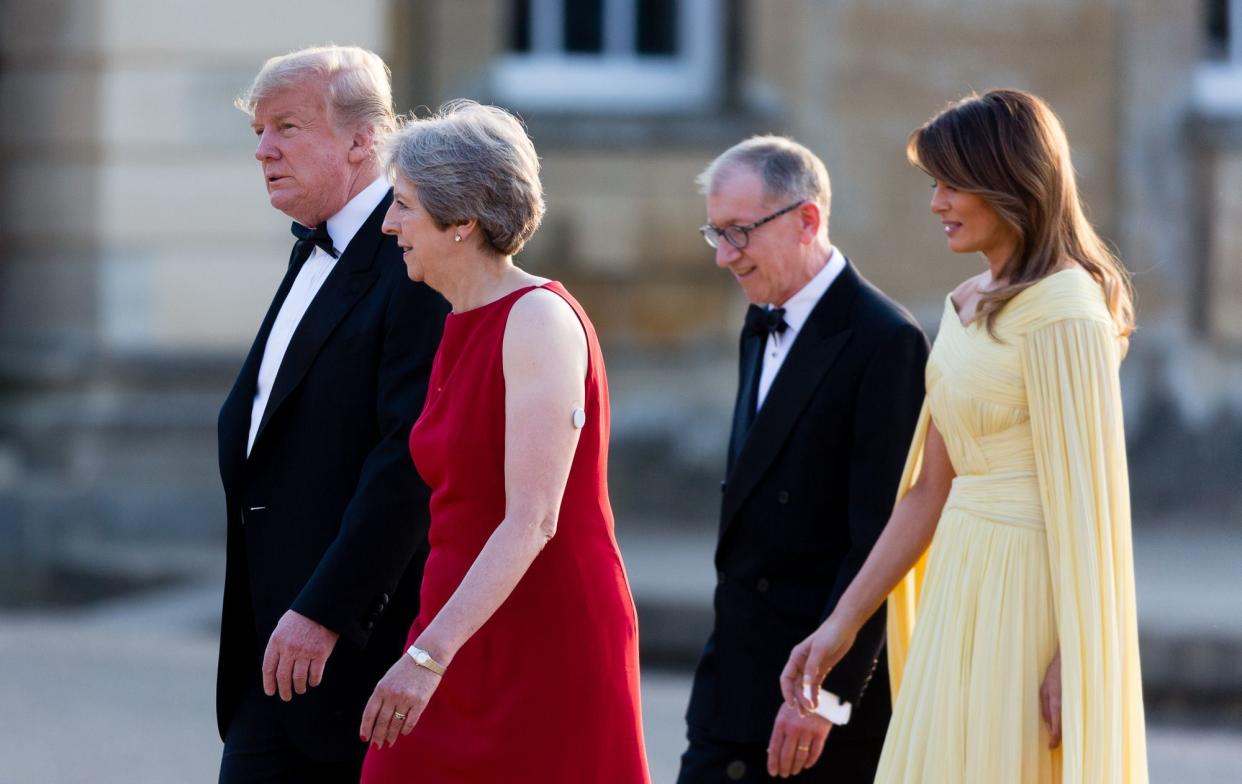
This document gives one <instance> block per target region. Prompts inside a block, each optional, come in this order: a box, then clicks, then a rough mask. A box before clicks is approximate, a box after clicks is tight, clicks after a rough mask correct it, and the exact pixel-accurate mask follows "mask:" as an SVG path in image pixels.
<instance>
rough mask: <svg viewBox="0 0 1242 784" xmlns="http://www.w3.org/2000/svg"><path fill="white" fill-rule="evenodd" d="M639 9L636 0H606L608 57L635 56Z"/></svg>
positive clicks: (605, 29)
mask: <svg viewBox="0 0 1242 784" xmlns="http://www.w3.org/2000/svg"><path fill="white" fill-rule="evenodd" d="M637 15H638V9H637V7H636V6H635V3H634V0H604V54H605V55H607V56H608V57H624V58H630V57H633V56H634V37H635V24H636V17H637Z"/></svg>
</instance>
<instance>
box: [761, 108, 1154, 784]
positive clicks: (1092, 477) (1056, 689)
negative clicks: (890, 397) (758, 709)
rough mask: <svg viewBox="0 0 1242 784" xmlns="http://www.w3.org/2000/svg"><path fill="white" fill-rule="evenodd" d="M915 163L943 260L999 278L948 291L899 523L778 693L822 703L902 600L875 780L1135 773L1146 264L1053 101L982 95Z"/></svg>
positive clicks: (1139, 736)
mask: <svg viewBox="0 0 1242 784" xmlns="http://www.w3.org/2000/svg"><path fill="white" fill-rule="evenodd" d="M907 153H908V156H909V158H910V160H911V162H912V163H913V164H914V165H916V166H918V167H920V168H921V169H923V170H924V171H926V172H927V173H928V174H929V175H931V177H932V179H933V196H932V202H931V208H932V212H934V213H935V214H936V215H937V216H938V217H939V218H940V219H941V223H942V225H943V227H944V231H945V234H946V236H947V239H948V243H949V247H950V248H951V249H952V250H954V251H957V252H963V253H965V252H979V253H982V254H983V255H984V257H986V259H987V262H988V270H987V271H986V272H984V273H982V274H981V275H979V276H977V277H975V278H972V279H970V280H968V281H966V282H965V283H963V284H962V285H961V286H959V287H958V288H957V289H956V290H955V291H954V292H953V293H952V294H950V295H949V296H948V297H947V298H946V300H945V306H944V317H943V320H942V322H941V325H940V332H939V335H938V336H937V338H936V343H935V346H934V348H933V349H932V353H931V357H930V358H929V360H928V365H927V397H926V401H925V403H924V407H923V413H922V416H921V418H920V422H919V426H918V429H917V431H916V435H915V439H914V443H913V445H912V446H911V449H910V457H909V459H908V461H907V465H906V471H905V476H904V477H903V479H902V484H901V489H900V491H899V494H898V501H897V505H896V507H895V509H894V511H893V515H892V517H891V518H890V520H889V523H888V526H887V528H886V529H885V531H884V533H883V535H882V536H881V538H880V539H879V541H878V542H877V544H876V546H875V548H874V550H873V551H872V553H871V556H870V558H869V559H868V561H867V563H866V564H865V565H864V567H863V569H862V570H861V571H860V572H859V574H858V576H857V578H856V579H855V580H854V582H853V583H852V584H851V585H850V587H849V589H848V590H847V591H846V593H845V594H844V595H843V596H842V598H841V600H840V602H839V603H838V604H837V607H836V609H835V610H834V611H833V613H832V615H831V616H830V617H829V618H828V619H827V620H825V621H824V623H823V625H822V626H820V628H819V629H818V630H817V631H816V632H815V633H814V634H812V635H811V636H810V637H808V638H807V639H806V640H805V641H803V642H802V643H800V644H799V645H798V646H797V647H796V648H794V650H793V652H792V653H791V655H790V660H789V663H788V665H787V666H786V668H785V671H784V673H783V674H782V676H781V687H782V691H783V693H784V695H785V699H786V700H787V701H788V702H789V703H790V704H791V705H793V706H795V707H797V706H801V707H802V708H803V709H808V708H810V707H811V706H812V700H813V699H814V696H815V695H816V694H817V689H816V688H815V687H817V686H818V684H819V683H820V682H821V681H822V679H823V677H824V675H825V674H826V673H827V671H828V670H829V669H830V668H831V667H832V665H833V664H834V663H836V662H837V661H839V660H840V658H841V657H842V656H843V655H844V654H845V652H846V651H847V650H848V649H849V647H850V645H851V643H852V642H853V639H854V634H855V631H856V630H857V628H858V627H859V625H860V624H861V623H862V622H863V621H864V620H865V619H866V618H867V617H868V616H870V614H871V613H872V612H874V611H875V610H876V609H878V608H879V606H880V605H881V604H882V603H883V602H884V601H885V599H886V597H887V599H888V619H889V620H888V625H889V637H888V645H889V653H888V656H889V667H890V673H889V674H890V678H891V680H892V684H893V691H894V694H895V695H896V697H895V705H894V711H893V718H892V723H891V724H890V726H889V730H888V736H887V738H886V740H885V745H884V752H883V755H882V757H881V760H880V767H879V772H878V773H877V776H876V781H877V782H882V784H907V783H909V784H913V783H914V782H919V783H920V784H1027V783H1030V784H1046V783H1048V782H1065V783H1066V784H1071V783H1072V784H1141V783H1142V782H1146V781H1147V759H1146V747H1145V737H1144V725H1143V702H1142V692H1141V688H1140V679H1139V655H1138V631H1137V624H1136V619H1135V606H1134V573H1133V559H1132V552H1131V542H1130V505H1129V503H1130V502H1129V481H1128V478H1127V471H1126V455H1125V436H1124V430H1123V424H1122V412H1121V396H1120V392H1119V386H1118V365H1119V364H1120V361H1121V357H1122V355H1123V354H1124V353H1125V348H1126V340H1127V336H1128V335H1129V334H1130V332H1131V330H1132V329H1133V323H1134V318H1133V307H1132V296H1131V289H1130V285H1129V279H1128V275H1127V274H1126V272H1125V270H1124V268H1123V267H1122V266H1121V264H1120V262H1119V261H1118V260H1117V259H1116V257H1114V256H1113V255H1112V253H1110V252H1109V250H1108V249H1107V247H1106V246H1105V245H1104V243H1103V242H1102V241H1101V240H1100V239H1099V237H1098V236H1097V235H1096V233H1095V231H1094V230H1093V229H1092V227H1091V225H1090V224H1089V223H1088V222H1087V220H1086V218H1085V217H1084V215H1083V211H1082V208H1081V206H1080V203H1079V200H1078V193H1077V186H1076V184H1075V181H1074V173H1073V168H1072V166H1071V164H1070V155H1069V145H1068V143H1067V141H1066V139H1065V133H1064V131H1063V130H1062V128H1061V124H1060V121H1059V120H1058V119H1057V117H1056V115H1055V114H1053V112H1052V110H1051V109H1049V108H1048V106H1047V105H1046V104H1045V103H1044V102H1043V101H1041V100H1040V99H1039V98H1037V97H1035V96H1033V95H1030V94H1028V93H1023V92H1019V91H1015V90H995V91H991V92H988V93H985V94H983V95H972V96H970V97H968V98H966V99H964V100H962V101H959V102H957V103H955V104H952V105H950V106H949V107H948V108H946V109H945V110H944V111H942V112H941V113H940V114H938V115H936V116H935V117H933V118H932V119H931V120H929V121H928V122H927V123H926V124H925V125H924V126H923V127H921V128H919V129H918V130H917V131H915V132H914V133H913V134H912V135H911V137H910V142H909V145H908V148H907ZM929 545H930V547H929Z"/></svg>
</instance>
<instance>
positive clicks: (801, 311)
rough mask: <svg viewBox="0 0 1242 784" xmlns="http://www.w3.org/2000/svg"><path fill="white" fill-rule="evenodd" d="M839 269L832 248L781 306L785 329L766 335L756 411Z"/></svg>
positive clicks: (841, 263) (840, 264)
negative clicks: (823, 262)
mask: <svg viewBox="0 0 1242 784" xmlns="http://www.w3.org/2000/svg"><path fill="white" fill-rule="evenodd" d="M843 269H845V257H844V256H842V255H841V252H840V251H839V250H837V249H836V248H835V247H833V248H832V249H831V251H830V252H829V254H828V262H827V263H826V264H824V266H823V268H821V269H820V271H819V272H817V273H815V277H813V278H811V279H810V280H809V281H807V284H806V285H805V286H803V287H802V288H801V289H799V290H798V293H797V294H794V295H793V296H792V297H790V298H789V300H788V301H787V302H786V303H785V304H784V305H783V306H782V307H784V308H785V323H786V324H788V325H789V326H788V327H786V329H785V331H784V332H782V333H780V334H777V333H775V332H773V333H771V334H769V335H768V342H767V345H765V346H764V348H763V370H761V371H760V372H759V397H758V398H757V400H756V405H755V411H756V412H758V410H759V409H760V408H762V407H763V401H764V399H765V398H766V397H767V396H768V390H769V389H771V388H772V382H773V381H774V380H775V379H776V373H777V371H779V370H780V369H781V365H782V364H783V363H784V362H785V357H786V356H788V354H789V347H790V346H792V345H793V342H794V339H795V338H797V337H798V333H799V332H801V331H802V325H803V324H805V323H806V320H807V319H808V318H810V317H811V311H812V310H814V309H815V306H816V305H818V304H819V300H820V299H821V298H822V297H823V296H824V294H825V293H826V292H827V291H828V287H829V286H831V285H832V282H833V281H834V280H836V279H837V276H838V275H840V274H841V270H843Z"/></svg>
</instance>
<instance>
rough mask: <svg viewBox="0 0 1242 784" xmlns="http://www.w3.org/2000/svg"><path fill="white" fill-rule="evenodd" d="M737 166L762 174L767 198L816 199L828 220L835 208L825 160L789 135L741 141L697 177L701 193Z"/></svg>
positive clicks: (825, 219) (709, 191)
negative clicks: (829, 214)
mask: <svg viewBox="0 0 1242 784" xmlns="http://www.w3.org/2000/svg"><path fill="white" fill-rule="evenodd" d="M738 168H745V169H748V170H750V171H753V172H754V173H755V174H758V175H759V179H760V180H761V181H762V182H763V195H764V198H765V199H768V200H772V201H777V200H779V201H793V200H795V199H807V200H808V201H813V202H815V203H816V204H818V205H819V206H820V208H821V209H822V210H823V213H824V222H825V225H826V224H827V218H828V213H829V212H830V211H831V209H832V183H831V182H830V181H829V179H828V169H827V168H825V166H824V162H823V161H821V160H820V159H819V156H817V155H816V154H815V153H813V152H811V151H810V150H808V149H807V148H806V147H804V146H802V145H801V144H798V143H797V142H796V141H794V140H793V139H790V138H789V137H787V136H771V135H768V136H752V137H750V138H749V139H747V140H746V141H744V142H738V143H737V144H735V145H733V146H732V147H730V148H729V149H727V150H725V151H724V152H722V153H721V154H720V155H719V156H717V158H716V160H714V161H712V162H711V163H709V164H708V165H707V168H706V169H704V170H703V172H702V173H701V174H699V176H698V177H696V178H695V180H694V181H695V183H696V184H697V185H698V186H699V193H702V194H703V195H705V196H706V195H708V194H710V193H711V192H712V191H713V189H714V188H715V186H716V184H717V182H718V181H719V179H720V177H721V176H722V175H724V174H726V173H728V172H731V171H734V170H736V169H738Z"/></svg>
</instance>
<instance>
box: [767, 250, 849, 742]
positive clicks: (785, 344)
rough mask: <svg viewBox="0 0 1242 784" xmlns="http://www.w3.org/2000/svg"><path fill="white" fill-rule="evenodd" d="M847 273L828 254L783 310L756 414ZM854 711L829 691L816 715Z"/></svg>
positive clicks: (843, 720) (842, 718) (831, 717)
mask: <svg viewBox="0 0 1242 784" xmlns="http://www.w3.org/2000/svg"><path fill="white" fill-rule="evenodd" d="M844 269H845V256H843V255H841V252H840V251H839V250H837V249H836V248H835V247H833V248H832V249H831V251H830V252H829V254H828V262H827V263H826V264H824V266H823V268H822V269H820V271H819V272H817V273H815V277H813V278H811V279H810V280H809V281H807V284H806V285H805V286H803V287H802V288H801V289H799V290H798V293H797V294H794V295H793V296H792V297H790V298H789V300H788V301H787V302H786V303H785V304H784V305H783V306H782V307H784V308H785V323H786V324H787V325H788V326H787V327H786V328H785V331H784V332H782V333H780V334H777V333H775V332H772V333H770V334H769V335H768V342H767V344H766V345H765V346H764V348H763V369H762V370H761V371H760V372H759V397H758V400H757V404H756V406H755V410H756V412H757V411H758V410H759V409H760V408H762V407H763V401H764V400H765V399H766V398H767V396H768V390H770V389H771V388H772V382H773V381H774V380H776V374H777V373H778V372H779V371H780V369H781V365H782V364H784V362H785V357H787V356H789V349H790V347H791V346H793V343H794V339H795V338H797V337H798V333H799V332H801V331H802V327H803V325H804V324H806V320H807V319H808V318H810V317H811V311H812V310H814V309H815V306H816V305H818V304H819V301H820V299H822V298H823V296H824V294H826V293H827V292H828V287H829V286H831V285H832V282H833V281H834V280H836V279H837V276H838V275H840V274H841V271H842V270H844ZM805 693H806V696H807V697H808V698H810V690H809V689H808V690H807V691H806V692H805ZM852 709H853V706H852V705H850V703H848V702H845V701H844V700H842V699H841V698H840V697H838V696H837V695H835V694H833V693H832V692H830V691H827V690H825V689H820V690H819V706H818V707H817V708H816V709H815V712H816V713H817V714H819V715H820V716H822V717H824V718H825V719H827V720H828V721H830V722H832V723H833V724H847V723H849V720H850V713H851V712H852Z"/></svg>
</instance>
